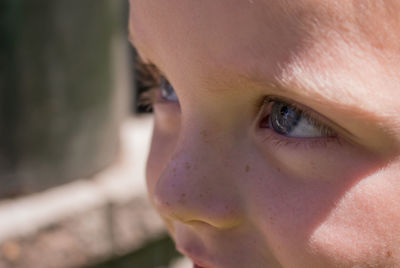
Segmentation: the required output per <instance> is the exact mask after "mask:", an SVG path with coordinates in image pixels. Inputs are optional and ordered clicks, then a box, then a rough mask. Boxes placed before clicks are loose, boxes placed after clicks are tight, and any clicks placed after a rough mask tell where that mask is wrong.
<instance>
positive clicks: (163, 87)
mask: <svg viewBox="0 0 400 268" xmlns="http://www.w3.org/2000/svg"><path fill="white" fill-rule="evenodd" d="M160 92H161V97H162V98H163V99H164V100H166V101H173V102H178V101H179V100H178V96H177V95H176V93H175V89H174V87H173V86H172V85H171V84H170V83H169V82H168V80H167V79H166V78H165V77H162V78H161V83H160Z"/></svg>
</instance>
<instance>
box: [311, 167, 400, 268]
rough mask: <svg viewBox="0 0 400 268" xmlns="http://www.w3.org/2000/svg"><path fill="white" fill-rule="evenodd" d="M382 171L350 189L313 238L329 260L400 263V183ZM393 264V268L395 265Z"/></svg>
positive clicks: (314, 246)
mask: <svg viewBox="0 0 400 268" xmlns="http://www.w3.org/2000/svg"><path fill="white" fill-rule="evenodd" d="M398 172H399V170H398V169H397V172H393V170H392V171H389V170H387V171H382V172H379V173H378V174H375V175H372V176H370V177H368V178H365V179H363V180H362V181H360V182H359V183H358V184H357V185H354V186H353V187H352V188H351V189H349V190H348V191H347V192H346V194H345V195H344V196H343V197H342V198H341V199H340V200H339V202H338V203H337V205H336V207H335V208H334V209H333V210H332V211H331V213H330V214H329V215H327V217H326V218H325V219H324V221H323V222H321V224H320V225H319V226H318V227H317V228H316V229H315V230H314V232H313V233H312V235H311V237H310V248H311V249H312V250H313V251H315V252H319V253H321V254H323V255H324V257H326V258H330V259H336V260H337V261H338V260H341V259H342V260H349V262H353V263H369V265H371V267H372V266H373V267H394V266H395V265H393V264H394V263H397V264H398V263H399V261H400V251H399V248H400V213H399V211H400V183H399V180H398V179H399V178H398V176H399V175H398V174H399V173H398ZM392 265H393V266H392Z"/></svg>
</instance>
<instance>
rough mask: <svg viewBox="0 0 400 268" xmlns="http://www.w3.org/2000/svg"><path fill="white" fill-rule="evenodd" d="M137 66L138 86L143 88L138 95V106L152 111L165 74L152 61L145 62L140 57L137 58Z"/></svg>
mask: <svg viewBox="0 0 400 268" xmlns="http://www.w3.org/2000/svg"><path fill="white" fill-rule="evenodd" d="M135 66H136V69H135V72H136V80H137V87H138V88H140V89H141V90H142V92H141V93H140V95H139V96H138V102H137V106H138V107H139V108H143V109H144V110H146V111H148V112H152V111H153V105H154V103H155V102H156V99H157V93H158V90H159V88H160V86H161V79H162V77H163V75H162V74H161V72H160V71H159V69H158V68H157V66H155V65H154V64H151V63H144V62H143V61H142V60H141V59H140V57H138V58H137V61H136V64H135Z"/></svg>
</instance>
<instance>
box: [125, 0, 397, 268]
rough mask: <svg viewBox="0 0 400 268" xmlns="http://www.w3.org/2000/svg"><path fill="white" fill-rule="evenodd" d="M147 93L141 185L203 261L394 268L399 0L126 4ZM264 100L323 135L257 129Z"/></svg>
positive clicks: (210, 266)
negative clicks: (307, 120) (304, 117)
mask: <svg viewBox="0 0 400 268" xmlns="http://www.w3.org/2000/svg"><path fill="white" fill-rule="evenodd" d="M130 2H131V16H130V23H129V27H130V35H131V40H132V42H133V44H134V46H135V47H136V48H137V49H138V50H139V52H140V54H141V56H142V58H144V59H145V60H146V61H151V62H153V63H154V64H156V65H157V66H158V68H159V69H160V70H161V71H162V72H163V74H164V75H165V76H166V77H167V78H168V80H169V81H170V82H171V84H172V85H173V86H174V88H175V91H176V93H177V96H178V98H179V102H174V101H168V100H165V99H162V98H160V97H158V99H157V100H156V102H155V104H154V110H155V124H154V134H153V140H152V147H151V152H150V155H149V159H148V165H147V185H148V191H149V195H150V197H151V200H152V202H153V203H154V206H155V207H156V209H157V210H158V212H159V213H160V215H161V216H162V217H163V219H164V220H165V222H166V225H167V227H168V230H169V232H170V234H171V236H172V237H173V239H174V240H175V242H176V246H177V249H178V250H180V251H181V252H182V253H183V254H185V255H187V256H189V257H190V258H192V259H193V261H194V262H196V263H197V265H198V266H202V267H207V268H235V267H238V268H243V267H250V268H258V267H259V268H265V267H397V266H399V265H400V175H399V174H400V158H399V155H400V150H399V145H400V116H398V115H399V112H400V75H399V74H400V64H399V63H400V59H399V56H400V53H399V52H400V18H399V17H400V16H398V14H400V2H399V1H381V0H374V1H372V0H371V1H368V0H364V1H359V0H352V1H351V0H349V1H334V0H298V1H271V0H252V1H246V0H218V1H216V0H202V1H184V0H168V1H165V0H131V1H130ZM266 96H275V97H280V98H284V99H285V100H289V101H291V102H294V103H297V104H299V105H301V106H302V107H307V109H309V110H311V111H312V113H313V114H316V115H318V118H319V120H320V121H322V123H323V124H327V125H329V126H330V128H332V129H333V130H334V131H335V132H336V133H337V136H338V137H337V138H328V137H317V138H298V137H286V136H282V135H279V134H277V133H276V132H274V131H273V129H271V128H260V124H259V122H260V120H261V119H262V116H263V114H264V112H265V108H263V107H264V105H262V103H263V99H264V98H265V97H266Z"/></svg>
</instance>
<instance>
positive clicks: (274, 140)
mask: <svg viewBox="0 0 400 268" xmlns="http://www.w3.org/2000/svg"><path fill="white" fill-rule="evenodd" d="M257 135H258V136H259V138H260V139H261V142H262V143H264V144H266V143H268V144H269V145H271V146H273V147H274V148H275V149H279V148H281V147H283V146H286V147H291V148H300V147H302V148H304V149H313V148H324V147H327V146H328V145H329V144H337V145H342V142H341V138H340V137H339V136H333V137H318V138H294V137H287V136H284V135H280V134H278V133H276V132H275V131H274V130H273V129H271V128H265V129H258V130H257Z"/></svg>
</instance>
